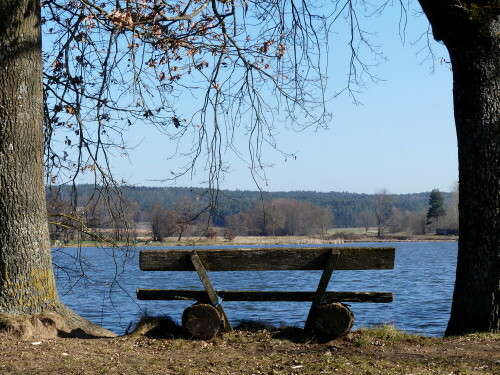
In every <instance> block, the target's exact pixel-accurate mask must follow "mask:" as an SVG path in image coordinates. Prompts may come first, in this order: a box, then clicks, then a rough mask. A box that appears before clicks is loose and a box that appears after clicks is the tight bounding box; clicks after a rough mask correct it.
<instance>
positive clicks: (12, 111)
mask: <svg viewBox="0 0 500 375" xmlns="http://www.w3.org/2000/svg"><path fill="white" fill-rule="evenodd" d="M0 14H1V16H0V82H1V83H2V88H1V89H0V314H2V315H42V314H45V313H49V312H50V313H54V312H55V313H57V314H59V315H61V316H63V317H64V320H65V321H66V323H68V327H69V329H70V330H72V329H76V328H83V327H84V326H87V328H88V331H89V332H90V331H92V330H93V329H96V331H95V332H98V331H99V330H97V326H95V325H93V324H90V322H87V321H85V320H84V319H83V318H81V317H79V316H78V315H76V314H75V313H73V312H72V311H71V310H69V309H67V308H66V307H65V306H64V305H63V304H62V303H61V302H60V300H59V296H58V293H57V289H56V285H55V278H54V273H53V269H52V259H51V249H50V243H49V233H48V224H47V210H46V204H45V188H44V179H43V130H42V125H43V90H42V67H43V65H42V54H41V30H40V5H39V2H38V1H35V0H20V1H12V0H0ZM99 332H100V334H106V335H109V334H111V333H110V332H109V331H105V330H102V331H99Z"/></svg>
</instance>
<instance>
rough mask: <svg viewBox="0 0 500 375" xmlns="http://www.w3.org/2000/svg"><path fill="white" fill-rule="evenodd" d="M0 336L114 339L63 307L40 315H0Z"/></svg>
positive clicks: (103, 330) (106, 332)
mask: <svg viewBox="0 0 500 375" xmlns="http://www.w3.org/2000/svg"><path fill="white" fill-rule="evenodd" d="M0 334H6V335H12V336H14V337H16V338H19V339H22V340H42V339H50V338H55V337H65V338H69V337H74V338H99V337H115V336H117V335H116V334H115V333H113V332H111V331H108V330H107V329H105V328H102V327H100V326H98V325H97V324H94V323H92V322H90V321H89V320H87V319H85V318H83V317H81V316H80V315H78V314H77V313H75V312H74V311H73V310H71V309H69V308H68V307H66V306H65V305H60V306H59V307H58V308H57V309H55V310H54V311H51V312H46V313H44V314H41V315H6V314H2V315H0Z"/></svg>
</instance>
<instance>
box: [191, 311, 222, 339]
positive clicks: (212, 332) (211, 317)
mask: <svg viewBox="0 0 500 375" xmlns="http://www.w3.org/2000/svg"><path fill="white" fill-rule="evenodd" d="M223 323H224V320H223V319H222V317H221V315H220V313H219V311H217V309H216V308H215V307H214V306H212V305H209V304H207V303H197V304H194V305H192V306H189V307H188V308H187V309H186V310H184V313H183V314H182V327H183V328H184V329H185V330H186V333H187V334H188V336H189V337H191V338H196V339H204V340H208V339H211V338H213V337H215V336H216V335H217V334H218V333H219V331H220V330H221V328H222V327H223Z"/></svg>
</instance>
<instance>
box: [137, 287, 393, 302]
mask: <svg viewBox="0 0 500 375" xmlns="http://www.w3.org/2000/svg"><path fill="white" fill-rule="evenodd" d="M217 295H218V296H219V297H221V298H222V299H223V300H224V301H262V302H264V301H269V302H271V301H290V302H311V301H313V300H314V296H315V295H316V292H283V291H253V290H252V291H250V290H245V291H242V290H219V291H217ZM137 298H138V299H140V300H195V301H204V300H206V298H207V293H206V292H205V291H204V290H176V289H137ZM392 300H393V295H392V293H389V292H325V294H324V296H323V301H331V302H372V303H387V302H392Z"/></svg>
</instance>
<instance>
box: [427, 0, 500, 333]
mask: <svg viewBox="0 0 500 375" xmlns="http://www.w3.org/2000/svg"><path fill="white" fill-rule="evenodd" d="M420 3H421V4H422V7H423V9H424V11H425V13H426V15H427V16H428V18H429V20H430V21H431V25H432V28H433V33H434V36H435V38H436V39H438V40H442V41H443V42H444V44H445V45H446V47H447V48H448V51H449V53H450V59H451V65H452V68H453V98H454V108H455V123H456V130H457V140H458V160H459V178H460V188H459V202H460V207H459V221H460V240H459V246H458V264H457V275H456V281H455V290H454V294H453V304H452V310H451V317H450V321H449V324H448V328H447V331H446V334H447V335H456V334H465V333H469V332H477V331H493V330H498V329H500V323H499V316H500V60H499V58H498V57H499V56H500V22H499V15H500V12H499V10H500V8H499V9H495V8H494V7H490V6H489V5H491V4H489V2H486V5H483V4H482V3H484V2H477V4H474V6H477V8H474V7H469V6H468V2H467V1H463V2H461V3H460V2H458V1H449V0H442V1H435V0H434V1H429V0H426V1H424V0H421V1H420ZM497 8H498V7H497Z"/></svg>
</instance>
